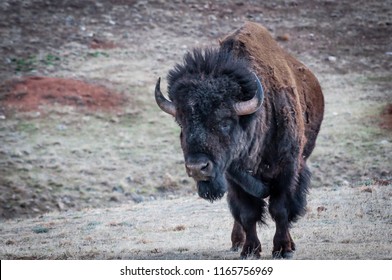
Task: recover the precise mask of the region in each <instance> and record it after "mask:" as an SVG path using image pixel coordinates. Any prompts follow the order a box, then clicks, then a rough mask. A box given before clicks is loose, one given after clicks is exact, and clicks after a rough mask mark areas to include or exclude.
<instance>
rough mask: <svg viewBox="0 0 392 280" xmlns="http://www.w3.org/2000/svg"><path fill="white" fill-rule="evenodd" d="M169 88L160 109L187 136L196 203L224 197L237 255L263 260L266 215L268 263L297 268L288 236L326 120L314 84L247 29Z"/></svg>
mask: <svg viewBox="0 0 392 280" xmlns="http://www.w3.org/2000/svg"><path fill="white" fill-rule="evenodd" d="M167 80H168V96H169V99H166V98H165V97H164V95H163V94H162V92H161V90H160V78H159V79H158V82H157V84H156V87H155V99H156V102H157V104H158V105H159V107H160V108H161V109H162V110H163V111H164V112H166V113H169V114H170V115H172V116H174V117H175V120H176V122H177V123H178V124H179V126H180V127H181V134H180V141H181V147H182V150H183V154H184V159H185V169H186V172H187V173H188V175H189V176H190V177H193V179H194V180H195V181H196V184H197V189H198V194H199V195H200V197H202V198H205V199H207V200H210V201H214V200H216V199H219V198H221V197H223V195H224V194H225V193H226V192H227V200H228V204H229V207H230V211H231V213H232V216H233V218H234V226H233V229H232V233H231V241H232V249H233V250H238V249H240V248H241V247H242V251H241V254H240V256H241V258H247V257H249V256H254V257H256V258H257V257H260V252H261V246H260V241H259V239H258V237H257V232H256V225H257V223H264V221H265V214H266V208H268V210H269V213H270V215H271V217H272V219H273V220H274V222H275V224H276V232H275V235H274V238H273V250H272V257H273V258H291V257H292V256H293V253H294V251H295V248H296V245H295V244H294V241H293V239H292V237H291V235H290V227H291V225H292V223H293V222H295V221H297V219H298V218H299V217H300V216H301V215H303V214H304V213H305V207H306V196H307V193H308V188H309V184H310V177H311V172H310V170H309V168H308V166H307V164H306V161H307V159H308V158H309V156H310V154H311V153H312V151H313V149H314V147H315V142H316V137H317V135H318V133H319V130H320V126H321V122H322V120H323V114H324V98H323V94H322V90H321V87H320V85H319V82H318V81H317V78H316V77H315V76H314V75H313V73H312V72H311V71H310V70H309V69H308V68H307V67H306V66H305V65H304V64H302V63H301V62H299V61H298V60H296V59H295V58H294V57H292V56H291V55H290V54H288V53H287V52H285V51H284V50H283V49H282V48H281V47H280V46H279V45H278V44H277V42H276V41H275V40H274V39H273V37H272V36H271V35H270V33H269V32H268V31H267V29H266V28H264V27H263V26H261V25H259V24H257V23H253V22H246V23H245V24H244V25H243V26H242V27H241V28H239V29H238V30H236V31H235V32H233V33H232V34H230V35H228V36H227V37H225V38H224V39H223V40H221V41H220V47H219V48H206V49H204V50H202V49H194V50H193V51H192V52H189V53H187V54H185V56H184V61H183V63H182V64H177V65H176V66H175V67H174V69H172V70H171V71H170V72H169V73H168V77H167ZM267 201H268V202H267Z"/></svg>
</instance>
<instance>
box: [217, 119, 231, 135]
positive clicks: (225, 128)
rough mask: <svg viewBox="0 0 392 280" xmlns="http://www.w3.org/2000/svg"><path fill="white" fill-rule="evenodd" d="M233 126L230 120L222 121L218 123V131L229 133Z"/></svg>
mask: <svg viewBox="0 0 392 280" xmlns="http://www.w3.org/2000/svg"><path fill="white" fill-rule="evenodd" d="M232 126H233V121H232V120H231V119H224V120H222V121H221V122H220V123H219V130H220V131H222V132H223V133H230V132H231V128H232Z"/></svg>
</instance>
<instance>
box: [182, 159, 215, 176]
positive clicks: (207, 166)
mask: <svg viewBox="0 0 392 280" xmlns="http://www.w3.org/2000/svg"><path fill="white" fill-rule="evenodd" d="M185 167H186V171H187V173H188V175H189V176H190V177H193V178H195V179H196V180H206V179H207V178H208V177H209V176H210V175H211V170H212V163H211V162H210V161H209V160H206V161H199V162H187V163H186V164H185Z"/></svg>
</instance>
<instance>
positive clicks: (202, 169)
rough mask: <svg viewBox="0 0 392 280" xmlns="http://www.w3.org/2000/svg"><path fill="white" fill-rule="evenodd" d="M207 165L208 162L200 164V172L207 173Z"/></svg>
mask: <svg viewBox="0 0 392 280" xmlns="http://www.w3.org/2000/svg"><path fill="white" fill-rule="evenodd" d="M209 165H210V164H209V163H208V162H206V163H204V164H202V165H201V168H200V170H201V171H207V169H208V166H209Z"/></svg>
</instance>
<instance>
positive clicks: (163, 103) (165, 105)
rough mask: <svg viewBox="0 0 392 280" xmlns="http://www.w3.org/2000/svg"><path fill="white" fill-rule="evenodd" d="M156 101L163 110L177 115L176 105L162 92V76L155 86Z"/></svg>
mask: <svg viewBox="0 0 392 280" xmlns="http://www.w3.org/2000/svg"><path fill="white" fill-rule="evenodd" d="M155 101H156V102H157V104H158V106H159V108H161V109H162V111H164V112H165V113H168V114H170V115H172V116H173V117H175V116H176V107H174V104H173V103H172V102H170V101H169V100H167V99H166V98H165V97H164V96H163V94H162V92H161V78H158V81H157V84H156V86H155Z"/></svg>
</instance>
